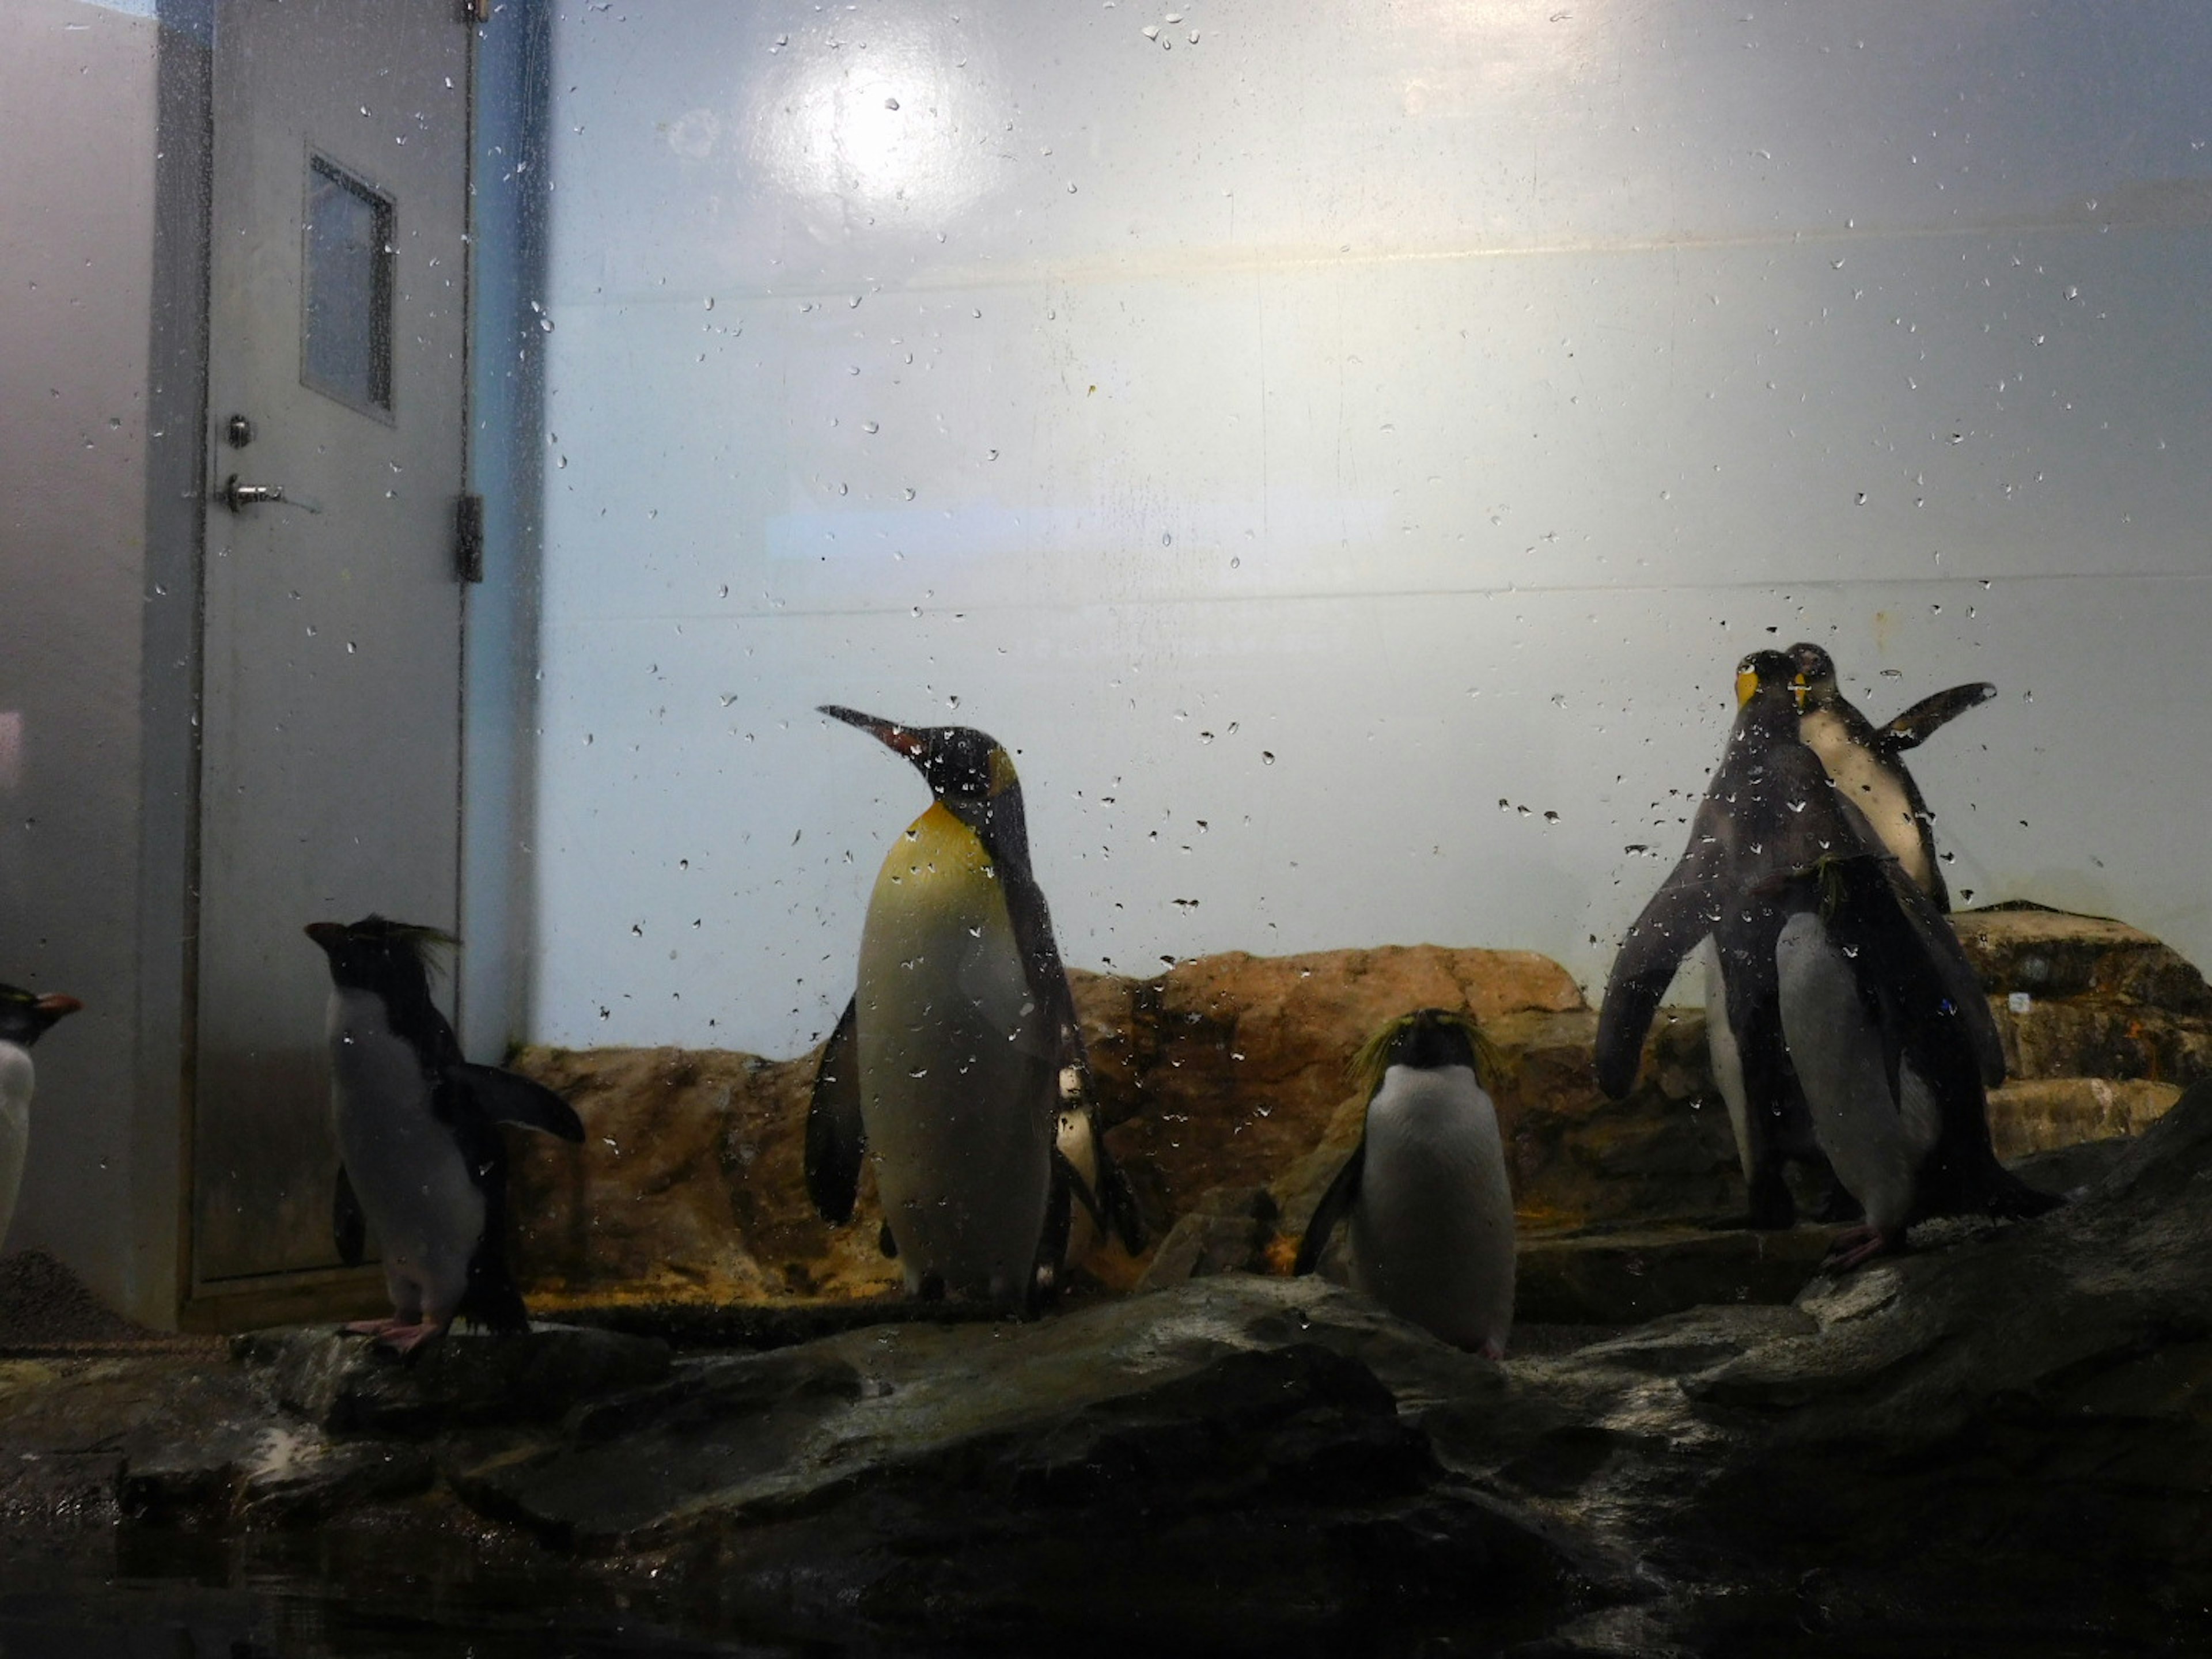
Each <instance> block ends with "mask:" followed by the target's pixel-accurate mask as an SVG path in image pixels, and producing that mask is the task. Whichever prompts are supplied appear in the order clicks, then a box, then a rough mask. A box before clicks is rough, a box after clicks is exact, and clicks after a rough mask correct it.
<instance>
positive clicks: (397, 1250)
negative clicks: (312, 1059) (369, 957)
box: [329, 986, 485, 1317]
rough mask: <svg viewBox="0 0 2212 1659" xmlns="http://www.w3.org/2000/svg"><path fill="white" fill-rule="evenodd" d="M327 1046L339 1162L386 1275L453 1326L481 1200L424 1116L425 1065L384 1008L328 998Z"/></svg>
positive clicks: (363, 995)
mask: <svg viewBox="0 0 2212 1659" xmlns="http://www.w3.org/2000/svg"><path fill="white" fill-rule="evenodd" d="M329 1036H330V1045H331V1116H332V1119H333V1127H335V1129H336V1131H337V1143H338V1155H339V1157H340V1158H343V1160H344V1163H345V1169H346V1176H347V1178H348V1180H349V1181H350V1182H351V1183H352V1186H353V1189H354V1191H355V1193H356V1194H358V1196H359V1197H360V1200H361V1205H362V1209H363V1210H364V1211H366V1212H367V1213H368V1219H369V1221H370V1223H371V1224H372V1225H374V1227H375V1229H376V1236H377V1241H378V1243H379V1244H380V1246H381V1248H382V1249H383V1252H384V1263H385V1271H386V1277H387V1278H390V1277H392V1276H393V1275H395V1274H398V1275H400V1276H402V1277H405V1278H408V1279H410V1280H412V1281H413V1282H417V1283H422V1284H423V1285H426V1287H428V1289H429V1290H430V1291H431V1297H430V1299H431V1300H432V1301H433V1302H434V1303H435V1304H437V1306H438V1309H439V1311H441V1313H443V1314H444V1315H445V1316H447V1317H450V1316H451V1315H452V1311H453V1310H454V1309H455V1308H457V1307H459V1304H460V1300H461V1297H462V1294H463V1292H464V1291H465V1288H466V1286H467V1283H468V1269H469V1260H470V1258H471V1256H473V1255H475V1254H476V1249H477V1242H478V1241H479V1240H480V1239H481V1238H482V1237H483V1231H484V1214H485V1203H484V1195H483V1191H482V1190H481V1189H480V1188H478V1187H477V1183H476V1181H475V1179H474V1178H473V1176H471V1173H470V1170H469V1167H468V1162H467V1160H466V1159H465V1158H464V1157H463V1156H462V1153H461V1149H460V1146H459V1142H458V1141H456V1140H455V1139H454V1136H453V1129H452V1128H451V1127H449V1126H448V1125H447V1124H445V1123H443V1122H441V1121H439V1119H438V1117H437V1115H436V1114H435V1112H434V1111H433V1110H432V1109H431V1086H432V1085H431V1081H430V1079H429V1077H428V1074H427V1073H425V1071H424V1070H423V1065H422V1056H421V1055H420V1054H418V1053H416V1050H415V1048H414V1047H413V1046H412V1045H411V1044H410V1043H409V1042H407V1041H406V1040H405V1039H404V1038H403V1037H402V1036H399V1035H398V1033H396V1032H395V1031H393V1030H392V1024H391V1020H390V1017H389V1014H388V1012H387V1011H386V1007H385V1004H384V999H383V998H382V997H380V996H379V995H378V994H376V993H375V992H374V991H367V990H362V989H359V988H356V987H347V986H340V987H336V988H334V989H333V990H332V991H331V1000H330V1012H329Z"/></svg>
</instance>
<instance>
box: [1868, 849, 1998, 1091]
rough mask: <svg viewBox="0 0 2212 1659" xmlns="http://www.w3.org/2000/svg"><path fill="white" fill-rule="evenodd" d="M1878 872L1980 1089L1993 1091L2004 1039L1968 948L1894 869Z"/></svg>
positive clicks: (1930, 901) (1939, 912)
mask: <svg viewBox="0 0 2212 1659" xmlns="http://www.w3.org/2000/svg"><path fill="white" fill-rule="evenodd" d="M1882 873H1883V875H1884V877H1885V878H1887V881H1888V884H1889V888H1890V890H1891V891H1892V892H1893V893H1894V894H1895V895H1896V896H1897V902H1898V906H1899V908H1900V909H1902V910H1903V911H1904V912H1905V916H1906V918H1907V920H1909V921H1911V925H1912V929H1913V932H1914V933H1915V935H1916V936H1917V938H1918V939H1919V941H1920V944H1921V945H1922V947H1923V949H1924V950H1925V951H1926V952H1927V956H1928V960H1929V966H1930V968H1931V969H1932V970H1933V972H1934V974H1935V975H1936V983H1937V986H1938V987H1939V992H1940V995H1939V1004H1940V1005H1942V1007H1943V1012H1945V1013H1946V1015H1947V1016H1948V1017H1949V1018H1954V1019H1955V1020H1956V1021H1957V1022H1958V1029H1959V1030H1960V1032H1961V1033H1962V1034H1963V1036H1964V1037H1965V1040H1966V1048H1967V1051H1968V1052H1969V1053H1970V1054H1972V1056H1973V1060H1974V1066H1975V1069H1976V1070H1977V1071H1978V1073H1980V1074H1981V1080H1982V1086H1983V1087H1984V1088H1985V1089H1994V1088H1996V1086H1997V1085H1998V1084H2000V1083H2002V1082H2003V1081H2004V1079H2005V1056H2004V1039H2003V1038H2002V1036H1999V1035H1998V1032H1997V1020H1996V1015H1995V1014H1993V1013H1991V1012H1990V1000H1989V995H1988V994H1987V993H1986V992H1984V990H1983V988H1982V980H1981V975H1978V974H1977V973H1976V972H1975V971H1974V964H1973V963H1972V962H1970V961H1968V960H1967V958H1966V947H1965V946H1964V945H1960V943H1959V933H1958V930H1957V929H1956V928H1954V927H1952V926H1951V919H1950V917H1948V915H1944V914H1943V912H1942V910H1941V909H1939V908H1937V907H1936V902H1935V901H1934V900H1933V899H1932V898H1930V897H1929V895H1927V894H1925V893H1923V892H1922V891H1921V890H1920V889H1919V888H1918V886H1917V885H1916V884H1914V883H1913V881H1912V879H1911V878H1910V877H1909V876H1907V875H1906V874H1905V872H1903V871H1902V870H1900V869H1899V868H1898V867H1897V866H1895V865H1893V864H1890V865H1885V866H1883V871H1882Z"/></svg>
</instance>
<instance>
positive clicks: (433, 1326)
mask: <svg viewBox="0 0 2212 1659" xmlns="http://www.w3.org/2000/svg"><path fill="white" fill-rule="evenodd" d="M448 1323H450V1321H445V1320H436V1319H426V1320H424V1321H423V1322H422V1323H421V1324H419V1325H403V1324H401V1323H399V1322H398V1321H397V1320H395V1321H393V1322H392V1328H391V1329H390V1330H388V1331H386V1332H385V1333H384V1334H383V1335H382V1336H380V1338H379V1339H378V1340H380V1341H381V1342H382V1343H383V1344H384V1346H386V1347H387V1348H389V1349H391V1350H392V1352H394V1353H400V1354H407V1353H413V1352H415V1350H416V1349H417V1348H419V1347H421V1346H422V1345H423V1344H424V1343H425V1342H428V1340H430V1339H431V1338H432V1337H434V1336H443V1335H444V1334H446V1326H447V1324H448Z"/></svg>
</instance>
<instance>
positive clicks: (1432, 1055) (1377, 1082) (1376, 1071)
mask: <svg viewBox="0 0 2212 1659" xmlns="http://www.w3.org/2000/svg"><path fill="white" fill-rule="evenodd" d="M1392 1066H1413V1068H1414V1069H1415V1070H1417V1071H1434V1070H1436V1069H1437V1068H1438V1067H1440V1066H1466V1067H1467V1068H1468V1070H1469V1071H1471V1072H1473V1073H1474V1079H1475V1081H1476V1082H1477V1083H1479V1084H1480V1085H1482V1086H1483V1087H1484V1088H1486V1089H1488V1088H1492V1087H1494V1086H1495V1085H1494V1079H1496V1077H1497V1075H1498V1051H1497V1050H1496V1049H1495V1048H1492V1047H1491V1044H1490V1039H1489V1038H1487V1037H1486V1036H1483V1034H1482V1032H1481V1030H1480V1029H1479V1028H1478V1027H1477V1026H1476V1024H1475V1023H1474V1017H1473V1016H1472V1015H1468V1014H1464V1013H1461V1012H1457V1011H1455V1010H1454V1009H1450V1008H1419V1009H1416V1010H1415V1011H1414V1012H1412V1013H1410V1014H1401V1015H1399V1016H1398V1018H1395V1019H1394V1020H1392V1021H1391V1022H1390V1023H1389V1024H1388V1025H1385V1026H1384V1027H1383V1029H1382V1030H1379V1031H1377V1032H1376V1034H1375V1035H1374V1036H1371V1037H1370V1038H1368V1039H1367V1041H1366V1042H1363V1043H1361V1044H1360V1045H1359V1052H1358V1053H1357V1054H1354V1055H1352V1066H1351V1070H1352V1081H1353V1082H1354V1083H1356V1084H1357V1085H1358V1086H1359V1087H1360V1088H1361V1089H1362V1090H1363V1091H1364V1092H1366V1093H1367V1094H1368V1095H1370V1096H1371V1095H1373V1094H1374V1092H1375V1091H1376V1090H1377V1089H1378V1088H1380V1087H1382V1085H1383V1073H1385V1072H1387V1071H1389V1069H1390V1068H1391V1067H1392Z"/></svg>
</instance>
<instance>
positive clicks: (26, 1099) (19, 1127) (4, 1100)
mask: <svg viewBox="0 0 2212 1659" xmlns="http://www.w3.org/2000/svg"><path fill="white" fill-rule="evenodd" d="M83 1006H84V1005H83V1004H82V1002H79V1001H78V1000H76V998H75V997H65V996H62V995H59V994H48V995H46V996H40V994H38V993H37V992H35V991H25V990H20V989H18V988H17V987H15V986H13V985H0V1244H4V1243H7V1239H8V1224H9V1222H11V1221H13V1220H14V1219H15V1199H16V1196H17V1194H20V1193H21V1191H22V1188H23V1159H24V1157H25V1155H26V1154H27V1152H29V1150H30V1142H31V1093H32V1088H33V1085H34V1084H35V1083H36V1081H37V1077H36V1073H35V1072H34V1070H33V1066H32V1065H31V1045H32V1044H33V1043H34V1042H37V1041H38V1040H39V1039H40V1037H42V1036H45V1035H46V1030H47V1028H48V1027H50V1026H51V1025H52V1024H53V1023H54V1022H55V1021H56V1020H58V1019H60V1018H63V1017H64V1016H65V1015H68V1014H73V1013H75V1012H76V1011H77V1010H78V1009H80V1008H82V1007H83Z"/></svg>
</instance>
